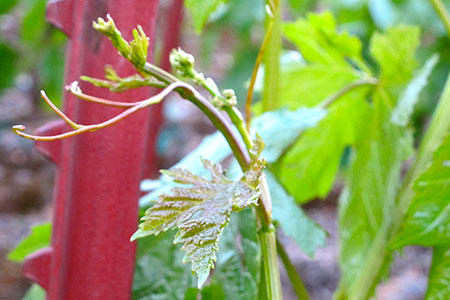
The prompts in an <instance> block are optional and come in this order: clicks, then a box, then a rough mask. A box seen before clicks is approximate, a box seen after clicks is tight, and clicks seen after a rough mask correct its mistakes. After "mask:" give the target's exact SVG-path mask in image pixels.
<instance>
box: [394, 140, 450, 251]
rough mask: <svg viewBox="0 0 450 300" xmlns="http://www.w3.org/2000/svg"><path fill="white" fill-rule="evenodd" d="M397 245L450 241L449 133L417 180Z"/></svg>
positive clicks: (434, 243) (437, 243)
mask: <svg viewBox="0 0 450 300" xmlns="http://www.w3.org/2000/svg"><path fill="white" fill-rule="evenodd" d="M414 192H415V195H414V198H413V199H412V202H411V205H410V206H409V209H408V212H407V214H406V217H405V220H404V222H403V224H402V229H401V230H400V233H399V235H398V236H397V238H396V241H395V246H397V247H399V246H406V245H423V246H428V247H431V246H436V245H448V244H449V243H450V202H449V200H450V135H448V136H447V137H446V139H445V140H444V141H443V143H442V145H441V146H440V147H439V148H438V149H437V150H436V152H435V153H434V160H433V163H432V164H431V166H430V167H429V168H428V169H427V170H426V171H425V172H424V173H423V174H422V175H421V176H420V177H419V178H418V179H417V180H416V182H415V184H414Z"/></svg>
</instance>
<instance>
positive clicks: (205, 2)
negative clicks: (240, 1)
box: [184, 0, 228, 33]
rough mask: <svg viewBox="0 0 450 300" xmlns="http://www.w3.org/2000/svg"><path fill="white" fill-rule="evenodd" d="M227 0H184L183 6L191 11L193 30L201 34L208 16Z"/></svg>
mask: <svg viewBox="0 0 450 300" xmlns="http://www.w3.org/2000/svg"><path fill="white" fill-rule="evenodd" d="M224 2H228V1H227V0H185V1H184V5H185V6H186V7H187V8H188V9H189V10H190V11H191V14H192V19H193V22H194V28H195V31H196V32H197V33H201V32H202V29H203V26H204V25H205V23H206V21H208V18H209V16H210V15H211V14H212V13H213V12H215V11H216V9H217V8H218V7H219V5H220V4H222V3H224Z"/></svg>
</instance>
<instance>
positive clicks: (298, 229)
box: [265, 171, 327, 257]
mask: <svg viewBox="0 0 450 300" xmlns="http://www.w3.org/2000/svg"><path fill="white" fill-rule="evenodd" d="M265 173H266V178H267V184H268V186H269V190H270V195H271V197H272V205H273V218H274V220H276V221H277V222H278V223H279V224H280V225H281V228H282V229H283V232H284V233H285V234H286V235H287V236H289V237H291V238H292V239H294V241H295V242H296V243H297V244H298V245H299V247H300V248H301V249H302V250H303V251H304V252H305V253H306V254H307V255H308V256H310V257H312V256H313V255H314V253H315V252H316V250H317V248H319V247H322V246H325V242H326V238H327V234H326V233H325V231H324V230H323V229H322V228H321V227H320V226H319V225H318V224H317V223H315V222H314V221H313V220H311V219H310V218H309V217H308V216H307V215H306V214H305V213H304V211H303V210H302V209H301V208H300V207H299V206H298V204H296V203H295V200H294V198H292V196H290V195H289V194H288V193H287V192H286V191H285V190H284V188H283V186H281V184H279V183H278V182H277V179H276V178H275V176H274V175H273V174H272V173H270V172H268V171H266V172H265Z"/></svg>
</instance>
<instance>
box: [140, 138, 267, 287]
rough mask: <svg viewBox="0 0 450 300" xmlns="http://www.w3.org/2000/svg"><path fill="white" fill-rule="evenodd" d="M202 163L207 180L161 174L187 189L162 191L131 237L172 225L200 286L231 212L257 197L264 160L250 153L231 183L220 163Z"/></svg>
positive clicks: (182, 174) (177, 171)
mask: <svg viewBox="0 0 450 300" xmlns="http://www.w3.org/2000/svg"><path fill="white" fill-rule="evenodd" d="M255 145H256V146H255V151H256V152H257V153H258V154H260V152H261V151H262V142H261V141H259V142H257V143H256V144H255ZM203 164H204V166H205V168H206V169H208V170H209V172H210V173H211V180H207V179H205V178H203V177H201V176H197V175H194V174H192V173H191V172H189V171H187V170H184V169H172V170H170V171H165V172H164V173H165V174H166V175H168V176H170V177H173V178H174V180H175V181H177V182H179V183H183V184H191V185H192V187H179V188H173V189H172V191H171V192H172V194H171V195H161V196H160V197H159V198H158V201H157V202H156V203H155V205H153V206H152V207H151V208H149V209H148V210H147V211H146V213H145V216H144V217H143V218H142V221H143V222H142V223H141V224H140V225H139V230H138V231H137V232H136V233H135V234H134V235H133V237H132V240H134V239H137V238H141V237H144V236H148V235H158V234H159V233H161V232H163V231H166V230H168V229H171V228H174V227H177V228H178V233H177V235H176V236H175V241H174V242H175V243H176V244H178V243H180V244H183V247H182V249H183V250H185V251H186V255H185V258H184V261H186V262H188V261H190V262H192V271H193V272H195V273H196V274H197V277H198V287H201V286H202V285H203V284H204V282H205V281H206V279H207V278H208V275H209V272H210V269H211V268H213V267H214V261H216V252H217V251H218V246H219V239H220V236H221V234H222V231H223V229H224V228H225V226H227V224H228V223H229V220H230V215H231V212H232V211H239V210H242V209H244V208H246V207H248V206H250V205H253V204H255V203H256V201H257V200H258V196H259V188H258V186H259V177H260V175H261V172H262V167H263V162H262V161H261V160H259V158H257V157H256V156H255V158H254V159H253V160H252V163H251V165H250V167H249V169H248V171H247V172H246V173H244V176H243V177H242V178H241V180H240V181H238V182H233V181H230V180H229V179H228V178H226V177H225V175H224V173H223V170H222V168H221V167H220V165H217V164H214V163H212V162H210V161H207V160H203Z"/></svg>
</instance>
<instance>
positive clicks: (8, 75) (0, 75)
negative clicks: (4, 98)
mask: <svg viewBox="0 0 450 300" xmlns="http://www.w3.org/2000/svg"><path fill="white" fill-rule="evenodd" d="M0 57H1V58H2V59H1V60H0V70H1V71H0V90H2V89H4V88H6V87H9V86H10V85H11V83H12V81H13V79H14V74H15V73H16V70H15V67H16V62H17V54H16V53H15V52H14V50H13V49H11V47H9V46H8V45H7V44H3V43H0Z"/></svg>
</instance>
